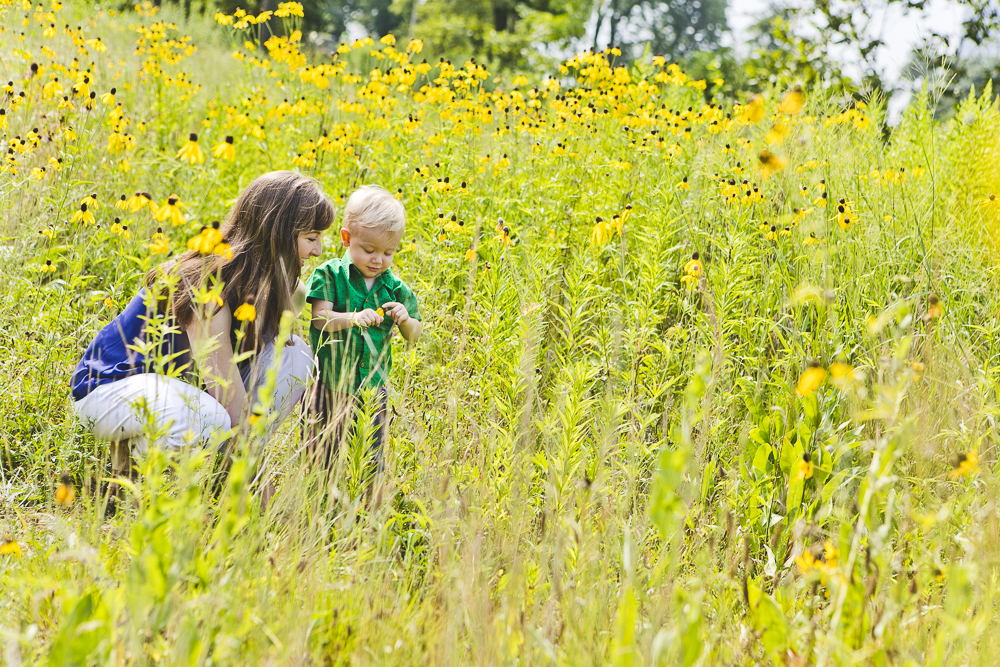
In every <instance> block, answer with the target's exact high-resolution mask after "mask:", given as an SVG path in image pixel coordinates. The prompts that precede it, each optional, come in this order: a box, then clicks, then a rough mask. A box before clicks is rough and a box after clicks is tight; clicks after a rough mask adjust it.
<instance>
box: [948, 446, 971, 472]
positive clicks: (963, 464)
mask: <svg viewBox="0 0 1000 667" xmlns="http://www.w3.org/2000/svg"><path fill="white" fill-rule="evenodd" d="M951 464H952V470H951V472H950V473H948V477H950V478H951V479H958V478H959V477H972V476H973V475H975V474H976V473H977V472H979V451H978V450H975V449H970V450H969V451H968V452H967V453H964V452H960V453H958V454H956V455H955V456H954V457H953V458H952V461H951Z"/></svg>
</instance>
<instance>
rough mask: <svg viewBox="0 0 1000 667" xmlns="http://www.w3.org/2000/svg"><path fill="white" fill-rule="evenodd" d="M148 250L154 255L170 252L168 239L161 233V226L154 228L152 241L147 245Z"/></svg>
mask: <svg viewBox="0 0 1000 667" xmlns="http://www.w3.org/2000/svg"><path fill="white" fill-rule="evenodd" d="M148 247H149V251H150V252H151V253H153V254H154V255H166V254H167V253H168V252H170V239H169V238H167V235H166V234H164V233H163V228H162V227H157V228H156V233H155V234H153V238H152V243H150V244H149V245H148Z"/></svg>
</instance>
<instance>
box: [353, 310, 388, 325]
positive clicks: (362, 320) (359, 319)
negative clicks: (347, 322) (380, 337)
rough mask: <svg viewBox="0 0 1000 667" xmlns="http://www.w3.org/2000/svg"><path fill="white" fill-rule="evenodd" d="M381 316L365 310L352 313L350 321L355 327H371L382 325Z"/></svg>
mask: <svg viewBox="0 0 1000 667" xmlns="http://www.w3.org/2000/svg"><path fill="white" fill-rule="evenodd" d="M382 319H383V318H382V316H381V315H379V314H378V313H376V312H375V311H374V310H372V309H371V308H365V309H364V310H362V311H361V312H358V313H353V315H352V316H351V321H352V322H354V326H356V327H371V326H378V325H380V324H382Z"/></svg>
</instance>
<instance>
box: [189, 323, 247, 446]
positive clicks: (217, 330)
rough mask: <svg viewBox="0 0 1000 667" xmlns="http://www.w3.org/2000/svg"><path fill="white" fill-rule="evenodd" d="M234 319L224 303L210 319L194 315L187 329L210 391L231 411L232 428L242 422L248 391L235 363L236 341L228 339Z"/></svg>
mask: <svg viewBox="0 0 1000 667" xmlns="http://www.w3.org/2000/svg"><path fill="white" fill-rule="evenodd" d="M232 321H233V320H232V314H231V313H230V311H229V306H223V307H222V308H220V309H219V310H217V311H216V312H215V314H214V315H212V316H211V317H210V318H208V317H206V318H205V319H199V317H198V316H197V315H195V319H194V321H193V322H192V323H191V326H189V327H188V329H187V335H188V340H189V341H190V342H191V351H192V352H193V353H194V357H195V359H196V360H197V362H198V364H199V367H200V368H201V372H202V377H203V378H204V381H205V385H206V387H207V389H208V394H209V395H210V396H211V397H212V398H214V399H215V400H217V401H218V402H219V403H222V406H223V407H224V408H226V412H228V413H229V418H230V421H231V423H232V426H233V428H237V427H238V426H239V424H241V423H242V421H243V412H244V410H245V409H246V403H247V390H246V388H245V387H244V386H243V379H242V378H241V377H240V370H239V368H238V367H237V366H236V361H235V359H234V356H235V355H234V354H233V344H232V342H231V341H230V340H229V334H230V328H231V327H232Z"/></svg>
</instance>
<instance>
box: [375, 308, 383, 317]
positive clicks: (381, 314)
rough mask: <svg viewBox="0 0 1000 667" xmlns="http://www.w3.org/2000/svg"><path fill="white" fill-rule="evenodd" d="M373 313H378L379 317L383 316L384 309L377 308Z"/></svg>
mask: <svg viewBox="0 0 1000 667" xmlns="http://www.w3.org/2000/svg"><path fill="white" fill-rule="evenodd" d="M375 313H376V314H377V315H378V316H379V317H385V311H384V310H382V309H381V308H379V309H378V310H376V311H375Z"/></svg>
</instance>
